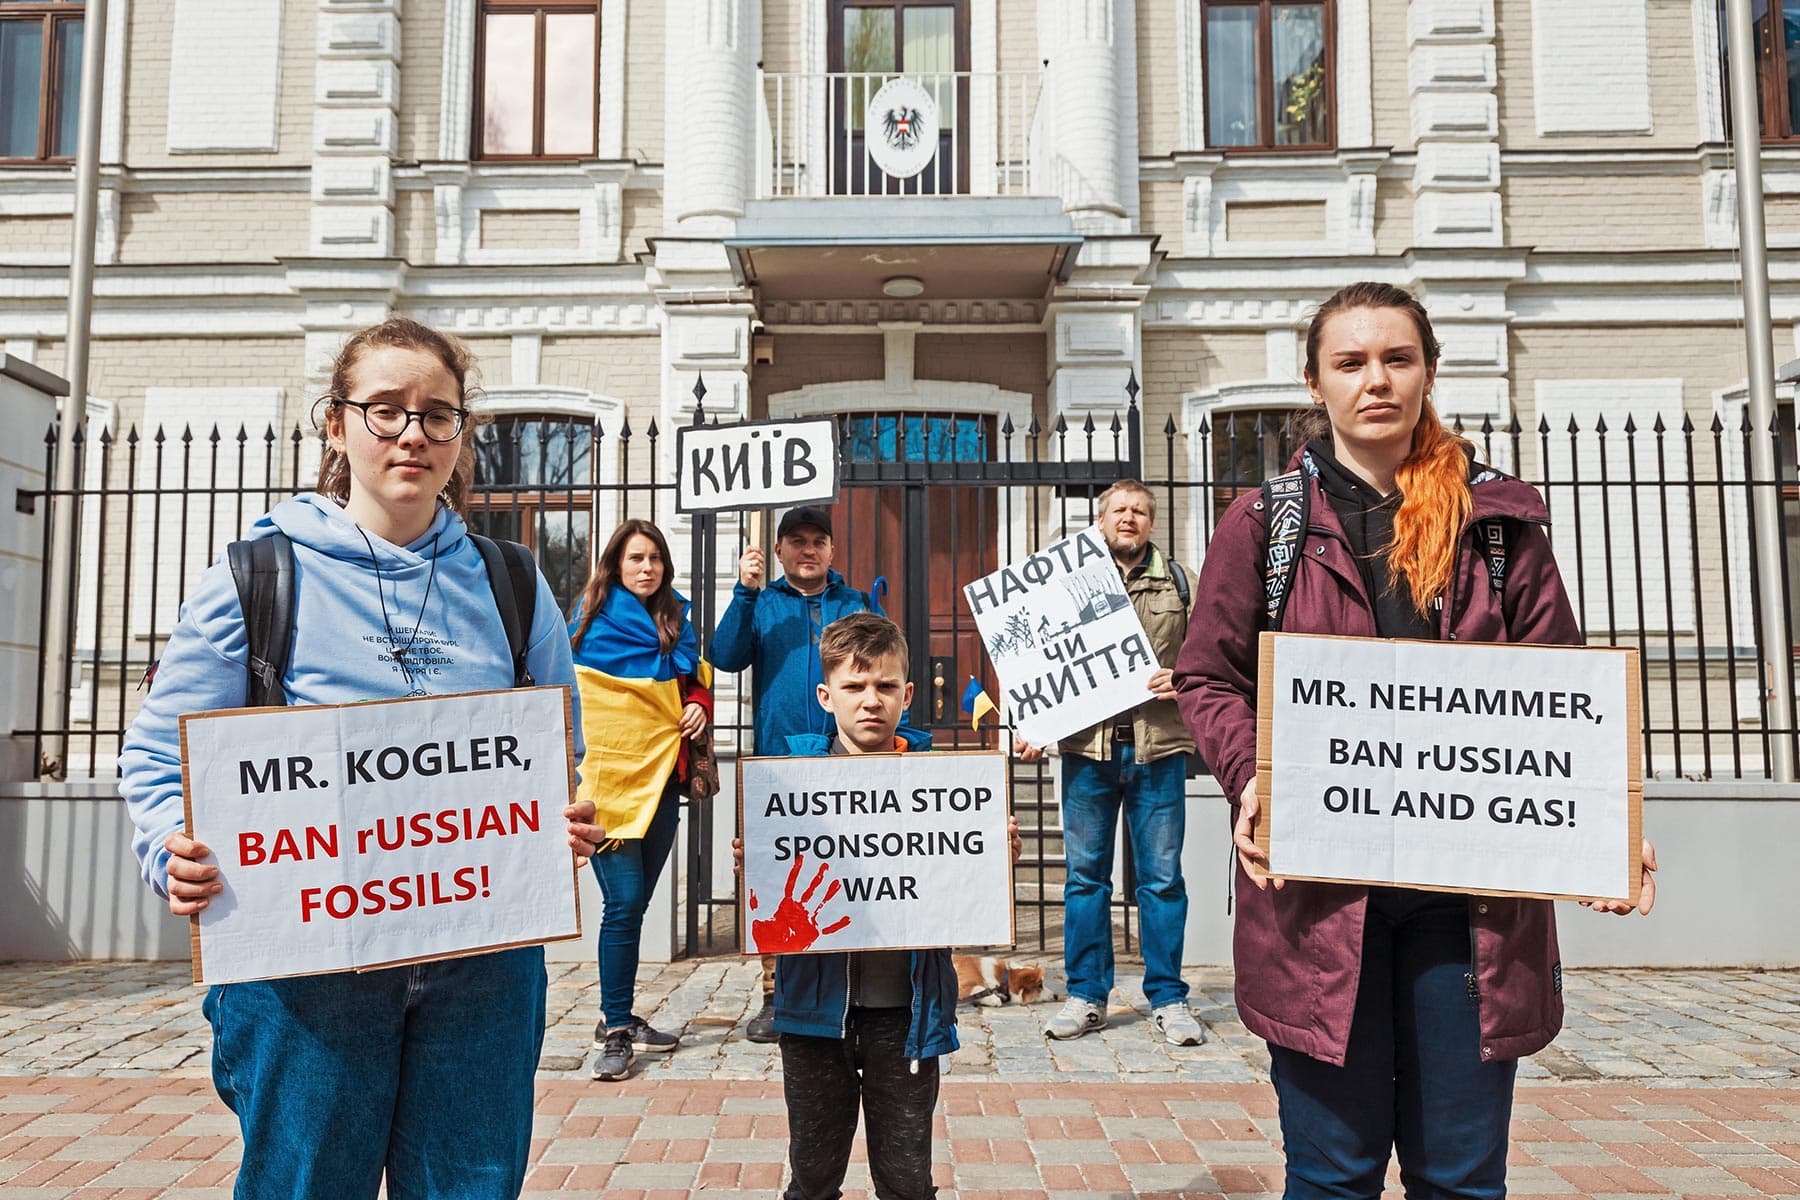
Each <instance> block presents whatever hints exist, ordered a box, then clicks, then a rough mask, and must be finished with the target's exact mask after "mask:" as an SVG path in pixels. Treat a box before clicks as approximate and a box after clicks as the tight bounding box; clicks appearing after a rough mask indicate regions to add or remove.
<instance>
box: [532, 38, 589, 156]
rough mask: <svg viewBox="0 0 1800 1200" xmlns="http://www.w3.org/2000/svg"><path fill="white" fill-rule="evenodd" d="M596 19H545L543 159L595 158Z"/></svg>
mask: <svg viewBox="0 0 1800 1200" xmlns="http://www.w3.org/2000/svg"><path fill="white" fill-rule="evenodd" d="M594 46H595V42H594V15H593V14H592V13H550V14H548V15H546V16H545V17H544V153H545V154H592V153H593V152H594V112H595V108H594V96H595V90H596V85H595V82H594V72H595V68H596V55H595V53H594Z"/></svg>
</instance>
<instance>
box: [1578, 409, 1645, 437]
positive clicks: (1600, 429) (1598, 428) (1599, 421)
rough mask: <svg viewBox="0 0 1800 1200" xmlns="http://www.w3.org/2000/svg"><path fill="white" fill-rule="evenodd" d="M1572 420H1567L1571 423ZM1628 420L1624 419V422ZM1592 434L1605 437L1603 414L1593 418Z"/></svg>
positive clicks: (1604, 416) (1604, 417)
mask: <svg viewBox="0 0 1800 1200" xmlns="http://www.w3.org/2000/svg"><path fill="white" fill-rule="evenodd" d="M1574 419H1575V418H1574V417H1570V418H1569V420H1570V421H1573V420H1574ZM1630 419H1631V418H1629V417H1627V418H1626V420H1630ZM1594 432H1595V433H1597V434H1599V435H1600V436H1601V437H1605V436H1606V414H1605V413H1601V414H1600V415H1599V416H1597V417H1595V418H1594Z"/></svg>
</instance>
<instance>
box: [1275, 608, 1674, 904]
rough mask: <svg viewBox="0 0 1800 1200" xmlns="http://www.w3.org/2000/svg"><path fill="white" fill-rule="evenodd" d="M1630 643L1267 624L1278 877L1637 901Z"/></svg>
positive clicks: (1637, 772) (1638, 776)
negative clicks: (1353, 634) (1278, 628)
mask: <svg viewBox="0 0 1800 1200" xmlns="http://www.w3.org/2000/svg"><path fill="white" fill-rule="evenodd" d="M1636 655H1637V652H1636V651H1635V650H1626V649H1612V648H1610V647H1596V648H1587V647H1568V646H1528V645H1494V644H1480V643H1467V642H1415V641H1393V640H1383V639H1377V638H1333V637H1317V636H1307V635H1297V634H1274V633H1265V634H1263V635H1262V662H1261V670H1260V673H1259V674H1260V678H1259V684H1258V714H1257V716H1258V722H1257V725H1258V739H1257V766H1258V777H1259V781H1260V782H1259V791H1260V793H1261V794H1262V795H1263V796H1265V797H1267V798H1268V800H1267V804H1268V820H1267V821H1265V822H1263V823H1262V824H1261V826H1260V830H1266V838H1267V842H1266V849H1267V850H1268V853H1269V869H1270V871H1271V873H1273V874H1276V875H1281V876H1286V877H1289V878H1302V879H1324V880H1337V881H1354V882H1366V883H1384V884H1398V885H1401V886H1406V887H1417V888H1426V889H1441V890H1448V891H1458V892H1479V893H1493V894H1499V895H1507V894H1515V895H1533V896H1552V897H1566V898H1571V899H1611V900H1635V899H1636V898H1637V889H1638V852H1639V847H1640V837H1641V833H1642V820H1643V818H1642V801H1643V775H1642V766H1641V764H1642V757H1641V754H1640V737H1641V734H1640V731H1639V721H1638V712H1637V709H1638V701H1639V695H1638V685H1637V657H1636ZM1259 836H1261V834H1260V831H1259Z"/></svg>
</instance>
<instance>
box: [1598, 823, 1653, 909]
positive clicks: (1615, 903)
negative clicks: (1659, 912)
mask: <svg viewBox="0 0 1800 1200" xmlns="http://www.w3.org/2000/svg"><path fill="white" fill-rule="evenodd" d="M1639 853H1640V855H1641V857H1642V858H1643V860H1644V861H1643V873H1642V878H1643V881H1644V882H1643V885H1642V886H1641V887H1640V888H1639V889H1638V898H1637V903H1636V904H1632V903H1630V902H1629V901H1626V900H1587V901H1583V903H1584V904H1586V906H1587V907H1589V908H1591V909H1593V910H1594V911H1595V912H1604V913H1612V914H1613V915H1614V916H1620V917H1623V916H1628V915H1629V914H1631V913H1632V912H1633V911H1635V912H1637V913H1638V914H1640V915H1642V916H1646V917H1647V916H1649V915H1650V910H1651V908H1653V907H1655V905H1656V847H1655V846H1652V845H1651V844H1650V839H1649V838H1645V839H1644V844H1643V848H1642V849H1641V851H1640V852H1639Z"/></svg>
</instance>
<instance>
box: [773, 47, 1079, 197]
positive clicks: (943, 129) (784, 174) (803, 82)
mask: <svg viewBox="0 0 1800 1200" xmlns="http://www.w3.org/2000/svg"><path fill="white" fill-rule="evenodd" d="M897 78H905V79H911V80H913V81H915V82H917V83H918V84H919V85H920V86H921V87H922V88H924V89H925V91H926V93H927V94H929V95H930V96H931V97H932V99H933V100H934V101H935V102H936V104H937V109H938V125H939V130H938V132H937V139H938V146H937V152H936V154H934V155H933V156H932V159H931V161H930V162H929V163H928V164H927V165H926V166H925V168H924V169H923V170H921V171H920V172H919V173H918V174H916V175H913V176H909V177H904V178H902V177H899V176H894V175H890V174H888V173H887V172H886V171H884V170H882V168H881V167H880V166H878V165H877V164H876V162H875V160H874V158H873V157H872V156H871V155H870V154H869V151H868V146H867V140H868V138H869V137H871V136H875V137H879V136H880V131H879V129H877V130H876V131H873V132H872V131H870V130H867V129H865V128H864V126H865V124H866V123H867V108H868V104H869V100H870V98H872V97H873V96H874V95H875V94H876V92H878V91H879V90H880V89H881V87H882V85H883V84H886V83H887V82H888V81H889V80H892V79H897ZM1040 81H1041V76H1040V74H1039V73H1038V72H1037V71H944V72H923V73H916V72H915V73H879V72H849V71H834V72H822V73H816V74H801V73H797V72H796V73H774V74H765V75H764V76H763V88H762V99H763V105H762V109H761V111H760V112H759V113H758V118H757V123H758V128H757V142H758V153H757V163H756V168H757V192H758V194H759V195H760V196H764V197H774V196H933V195H957V196H1022V195H1034V194H1042V192H1043V189H1042V188H1041V187H1034V178H1033V171H1032V159H1033V150H1034V148H1035V147H1036V146H1037V144H1038V141H1039V139H1040V137H1041V131H1040V130H1039V129H1038V123H1039V112H1038V90H1039V84H1040Z"/></svg>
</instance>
